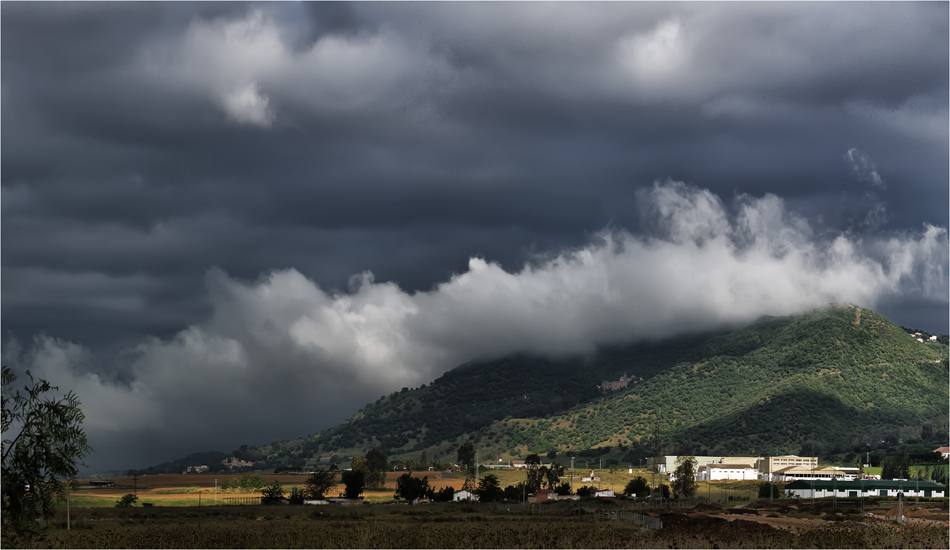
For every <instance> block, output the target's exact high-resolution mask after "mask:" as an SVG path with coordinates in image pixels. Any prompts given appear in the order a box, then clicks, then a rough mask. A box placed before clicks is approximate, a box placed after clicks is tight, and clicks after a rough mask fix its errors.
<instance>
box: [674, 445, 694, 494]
mask: <svg viewBox="0 0 950 550" xmlns="http://www.w3.org/2000/svg"><path fill="white" fill-rule="evenodd" d="M674 475H675V477H676V484H675V487H676V494H677V495H682V496H684V497H691V496H693V494H694V493H695V492H696V457H695V456H692V455H680V456H678V457H676V470H675V471H674Z"/></svg>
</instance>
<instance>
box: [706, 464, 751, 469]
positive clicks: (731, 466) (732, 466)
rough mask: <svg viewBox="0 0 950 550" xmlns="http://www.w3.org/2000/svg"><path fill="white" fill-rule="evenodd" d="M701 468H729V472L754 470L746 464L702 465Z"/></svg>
mask: <svg viewBox="0 0 950 550" xmlns="http://www.w3.org/2000/svg"><path fill="white" fill-rule="evenodd" d="M703 466H709V467H710V468H729V469H730V470H754V469H755V468H754V467H753V466H749V465H748V464H703Z"/></svg>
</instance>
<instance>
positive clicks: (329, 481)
mask: <svg viewBox="0 0 950 550" xmlns="http://www.w3.org/2000/svg"><path fill="white" fill-rule="evenodd" d="M334 485H336V476H335V475H333V473H332V472H328V471H327V470H323V469H320V470H317V471H315V472H313V473H312V474H310V476H309V477H307V484H306V485H304V488H303V492H302V493H303V498H312V499H322V498H323V497H325V496H326V494H327V492H329V491H330V489H332V488H333V486H334Z"/></svg>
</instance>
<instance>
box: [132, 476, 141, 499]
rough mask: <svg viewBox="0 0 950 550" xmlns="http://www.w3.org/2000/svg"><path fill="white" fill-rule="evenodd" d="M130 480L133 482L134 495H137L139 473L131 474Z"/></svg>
mask: <svg viewBox="0 0 950 550" xmlns="http://www.w3.org/2000/svg"><path fill="white" fill-rule="evenodd" d="M132 482H133V483H134V484H135V496H139V475H138V474H132Z"/></svg>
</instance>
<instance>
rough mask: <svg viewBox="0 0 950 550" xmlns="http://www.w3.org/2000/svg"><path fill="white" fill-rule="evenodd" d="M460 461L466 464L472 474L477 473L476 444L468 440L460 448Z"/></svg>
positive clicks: (458, 456)
mask: <svg viewBox="0 0 950 550" xmlns="http://www.w3.org/2000/svg"><path fill="white" fill-rule="evenodd" d="M457 458H458V463H459V464H461V465H462V466H465V469H466V471H467V473H468V475H470V476H474V475H475V445H473V444H472V442H471V441H466V442H465V443H462V445H461V446H460V447H459V448H458V453H457Z"/></svg>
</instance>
